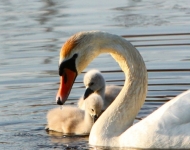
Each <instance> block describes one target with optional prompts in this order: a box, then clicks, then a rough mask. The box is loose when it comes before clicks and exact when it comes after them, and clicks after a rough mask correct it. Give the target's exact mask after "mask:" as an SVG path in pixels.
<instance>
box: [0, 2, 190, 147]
mask: <svg viewBox="0 0 190 150" xmlns="http://www.w3.org/2000/svg"><path fill="white" fill-rule="evenodd" d="M189 26H190V1H189V0H176V1H173V0H168V1H163V0H155V1H150V0H128V1H125V0H122V1H113V0H111V1H109V2H107V1H94V2H90V1H87V0H82V1H76V0H71V1H63V0H54V1H51V0H42V1H39V0H35V1H28V0H26V1H24V0H19V1H18V0H14V1H0V118H1V119H0V149H6V150H8V149H11V150H12V149H14V150H17V149H18V150H20V149H27V150H29V149H31V150H35V149H37V150H38V149H44V150H46V149H106V148H94V147H91V146H89V145H88V137H63V136H62V135H60V134H57V133H47V132H46V131H45V130H44V127H45V125H46V113H47V111H48V110H50V109H52V108H54V107H57V105H56V103H55V95H56V92H57V89H58V86H59V76H58V59H59V58H58V57H59V50H60V48H61V46H62V44H63V43H64V42H65V41H66V39H67V38H68V37H70V36H71V35H72V34H74V33H76V32H78V31H84V30H103V31H107V32H110V33H113V34H118V35H120V36H123V37H125V38H126V39H127V40H129V41H131V42H132V44H133V45H134V46H135V47H136V48H137V49H138V50H139V51H140V53H141V54H142V56H143V59H144V60H145V63H146V66H147V69H148V76H149V78H148V94H147V98H146V102H145V104H144V106H143V108H142V109H141V111H140V113H139V115H138V116H137V120H136V121H138V119H142V118H144V117H145V116H147V115H148V114H150V113H151V112H152V111H154V110H155V109H157V108H158V107H160V106H161V105H162V104H164V103H165V102H167V101H169V100H170V99H171V98H173V97H175V96H176V95H178V94H180V93H182V92H183V91H185V90H187V89H189V88H190V42H189V41H190V28H189ZM99 62H102V64H103V65H99ZM92 68H97V69H99V70H101V71H102V73H103V75H104V76H105V79H106V81H107V84H115V85H123V83H124V75H123V73H122V72H121V70H120V68H119V66H118V65H117V63H116V62H115V61H114V60H113V59H112V58H111V57H110V56H109V55H108V54H104V55H100V56H99V57H98V58H97V59H95V60H94V61H93V63H91V64H90V65H89V66H88V68H87V69H86V70H85V71H84V73H85V72H86V71H88V70H89V69H92ZM84 73H82V74H81V75H80V76H78V77H77V80H76V83H75V84H74V86H73V89H72V91H71V94H70V96H69V100H68V101H67V102H66V104H72V105H76V102H77V99H78V98H79V97H80V96H81V95H83V93H84V86H83V83H82V81H83V75H84Z"/></svg>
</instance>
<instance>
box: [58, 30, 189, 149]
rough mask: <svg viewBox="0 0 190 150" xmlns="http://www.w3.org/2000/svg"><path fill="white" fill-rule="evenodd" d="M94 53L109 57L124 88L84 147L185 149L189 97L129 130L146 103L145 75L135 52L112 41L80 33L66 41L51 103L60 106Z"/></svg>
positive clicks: (102, 34) (101, 34)
mask: <svg viewBox="0 0 190 150" xmlns="http://www.w3.org/2000/svg"><path fill="white" fill-rule="evenodd" d="M100 53H110V54H111V55H112V56H113V58H114V59H115V60H116V61H117V62H118V63H119V65H120V67H121V69H122V70H123V71H124V73H125V83H124V86H123V88H122V90H121V92H120V93H119V95H118V96H117V98H116V99H115V100H114V102H113V103H112V104H111V105H110V106H109V107H108V109H106V111H105V112H104V113H103V114H102V115H101V116H100V118H99V119H98V120H97V122H96V123H95V124H94V126H93V127H92V130H91V132H90V137H89V143H90V144H91V145H96V146H112V147H133V148H162V149H163V148H190V113H189V112H190V91H188V92H185V93H183V94H181V95H179V96H178V97H176V98H174V99H173V100H171V101H170V102H168V103H166V104H165V105H163V106H162V107H161V108H159V109H158V110H157V111H155V112H154V113H152V114H151V115H149V116H148V117H147V118H145V119H143V120H142V121H140V122H138V123H137V124H135V125H133V126H132V124H133V121H134V119H135V116H136V115H137V113H138V112H139V110H140V108H141V106H142V105H143V103H144V100H145V97H146V91H147V71H146V67H145V64H144V61H143V59H142V57H141V55H140V54H139V52H138V51H137V50H136V49H135V47H133V46H132V45H131V44H130V43H129V42H128V41H126V40H125V39H123V38H121V37H119V36H117V35H112V34H109V33H105V32H99V31H94V32H80V33H77V34H75V35H74V36H72V37H71V38H70V39H69V40H67V41H66V43H65V44H64V45H63V47H62V49H61V52H60V62H59V63H60V66H59V74H60V76H61V82H60V87H59V91H58V93H57V103H58V104H60V105H62V104H63V103H64V102H65V100H66V99H67V97H68V95H69V93H70V90H71V87H72V84H73V82H74V80H75V78H76V76H77V74H79V73H81V71H82V70H83V69H84V68H85V67H86V66H87V65H88V64H89V63H90V62H91V61H92V60H93V59H94V58H95V57H96V56H98V55H99V54H100ZM101 63H102V62H100V65H103V64H101Z"/></svg>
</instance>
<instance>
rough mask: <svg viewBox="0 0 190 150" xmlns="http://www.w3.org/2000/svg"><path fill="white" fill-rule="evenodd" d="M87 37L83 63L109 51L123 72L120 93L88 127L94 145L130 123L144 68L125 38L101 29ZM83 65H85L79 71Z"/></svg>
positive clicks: (142, 93) (142, 92)
mask: <svg viewBox="0 0 190 150" xmlns="http://www.w3.org/2000/svg"><path fill="white" fill-rule="evenodd" d="M99 36H100V37H99ZM90 39H91V40H90V41H88V43H89V45H88V46H87V47H86V48H84V49H83V50H84V51H85V52H84V53H85V54H84V55H86V57H88V58H89V59H88V60H86V62H87V63H90V61H92V59H93V58H95V57H96V56H97V55H99V54H100V53H110V54H111V55H112V57H113V58H114V59H115V60H116V61H117V62H118V64H119V65H120V67H121V69H122V70H123V71H124V73H125V83H124V86H123V88H122V90H121V92H120V93H119V95H118V96H117V98H116V99H115V101H114V102H113V103H112V104H111V105H110V106H109V107H108V109H106V111H105V112H104V113H103V114H102V115H101V117H100V118H99V119H98V120H97V122H96V123H95V124H94V126H93V128H92V130H91V133H90V138H89V142H90V144H96V145H97V144H100V143H102V142H106V141H104V139H108V138H114V137H115V136H119V135H120V134H121V133H123V132H124V131H125V130H126V129H128V128H129V127H130V126H131V125H132V124H133V121H134V119H135V117H136V115H137V113H138V112H139V110H140V108H141V106H142V105H143V103H144V100H145V97H146V91H147V71H146V67H145V64H144V61H143V59H142V57H141V55H140V54H139V52H138V51H137V50H136V49H135V47H134V46H132V45H131V44H130V43H129V42H128V41H126V40H125V39H123V38H121V37H119V36H116V35H112V34H108V33H104V32H102V34H98V35H96V34H94V35H93V37H91V38H90ZM89 48H91V51H90V52H89ZM86 62H85V63H86ZM81 63H82V62H81ZM84 67H86V65H85V64H83V66H82V68H81V70H82V69H83V68H84ZM126 120H127V121H126ZM96 135H97V136H96ZM100 135H101V136H100ZM97 137H98V138H97ZM105 137H106V138H105ZM115 142H117V141H115Z"/></svg>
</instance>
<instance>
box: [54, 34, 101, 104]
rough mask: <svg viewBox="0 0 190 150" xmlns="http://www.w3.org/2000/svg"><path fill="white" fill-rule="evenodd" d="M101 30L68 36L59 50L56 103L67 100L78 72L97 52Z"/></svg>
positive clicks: (62, 102)
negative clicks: (58, 82)
mask: <svg viewBox="0 0 190 150" xmlns="http://www.w3.org/2000/svg"><path fill="white" fill-rule="evenodd" d="M102 34H104V33H103V32H98V31H93V32H79V33H77V34H75V35H73V36H72V37H70V38H69V39H68V40H67V41H66V42H65V44H64V45H63V47H62V48H61V51H60V59H59V75H60V77H61V79H60V87H59V90H58V93H57V97H56V101H57V104H59V105H63V104H64V102H65V101H66V100H67V98H68V95H69V93H70V90H71V88H72V85H73V83H74V81H75V79H76V77H77V75H78V74H80V73H81V72H82V70H84V68H86V66H87V65H88V64H89V63H90V62H91V61H92V60H93V59H94V58H95V57H96V56H97V55H98V54H99V53H98V52H97V51H95V50H94V49H99V47H98V46H99V45H97V44H96V43H97V39H99V37H101V35H102Z"/></svg>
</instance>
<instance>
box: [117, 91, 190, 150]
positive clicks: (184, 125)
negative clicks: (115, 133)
mask: <svg viewBox="0 0 190 150" xmlns="http://www.w3.org/2000/svg"><path fill="white" fill-rule="evenodd" d="M189 114H190V90H189V91H186V92H184V93H182V94H180V95H178V96H177V97H175V98H174V99H172V100H171V101H169V102H167V103H165V104H164V105H163V106H161V107H160V108H159V109H158V110H156V111H155V112H153V113H152V114H150V115H149V116H148V117H146V118H144V119H143V120H142V121H140V122H139V123H137V124H135V125H133V126H132V127H131V128H129V129H128V130H127V131H126V132H124V133H123V134H122V135H121V137H120V139H121V141H120V142H121V145H127V146H131V147H134V146H136V147H137V146H138V147H150V148H151V147H152V148H163V147H164V148H182V147H183V148H189V146H190V130H189V129H190V115H189ZM129 135H130V136H129ZM137 137H138V138H137ZM147 137H148V138H147ZM133 139H136V140H133ZM142 141H143V142H142Z"/></svg>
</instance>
